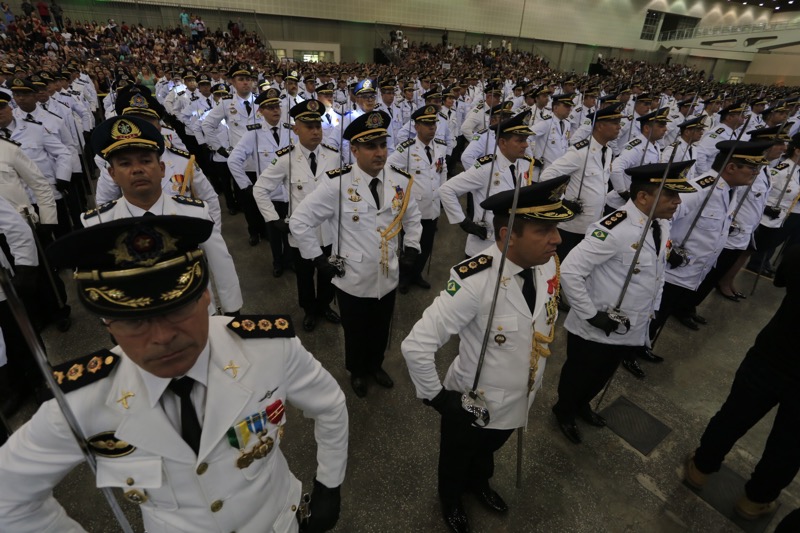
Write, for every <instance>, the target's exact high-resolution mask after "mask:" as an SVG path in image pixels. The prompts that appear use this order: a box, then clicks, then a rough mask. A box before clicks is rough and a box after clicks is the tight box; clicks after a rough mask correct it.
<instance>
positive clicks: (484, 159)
mask: <svg viewBox="0 0 800 533" xmlns="http://www.w3.org/2000/svg"><path fill="white" fill-rule="evenodd" d="M492 161H494V154H489V155H485V156H483V157H479V158H478V160H477V161H476V163H478V164H480V165H485V164H487V163H491V162H492Z"/></svg>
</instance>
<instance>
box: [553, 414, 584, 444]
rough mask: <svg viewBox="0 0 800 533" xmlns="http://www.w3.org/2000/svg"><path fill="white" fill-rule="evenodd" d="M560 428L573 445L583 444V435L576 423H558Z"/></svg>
mask: <svg viewBox="0 0 800 533" xmlns="http://www.w3.org/2000/svg"><path fill="white" fill-rule="evenodd" d="M558 428H559V429H560V430H561V433H563V434H564V436H565V437H567V440H568V441H570V442H571V443H572V444H580V443H581V442H583V439H582V438H581V433H580V432H579V431H578V426H576V425H575V421H574V420H573V421H571V422H569V421H565V422H562V421H561V420H559V421H558Z"/></svg>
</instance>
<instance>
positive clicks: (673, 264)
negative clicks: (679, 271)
mask: <svg viewBox="0 0 800 533" xmlns="http://www.w3.org/2000/svg"><path fill="white" fill-rule="evenodd" d="M667 264H668V265H669V267H670V268H678V267H682V266H683V257H681V256H680V254H676V253H675V252H674V251H672V250H670V252H669V255H667Z"/></svg>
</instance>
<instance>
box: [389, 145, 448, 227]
mask: <svg viewBox="0 0 800 533" xmlns="http://www.w3.org/2000/svg"><path fill="white" fill-rule="evenodd" d="M428 146H429V147H430V151H431V158H432V159H433V163H429V162H428V156H427V155H426V154H425V145H424V144H423V143H422V142H421V141H420V140H419V138H418V137H415V138H413V139H409V140H408V141H406V142H404V143H401V144H400V145H398V147H397V150H395V151H394V152H393V153H392V154H391V155H390V156H389V158H388V159H387V160H386V164H387V165H394V166H395V167H397V168H399V169H401V170H405V171H406V172H408V173H409V174H411V176H413V178H414V185H413V187H412V188H411V195H412V196H413V197H414V200H416V201H417V206H418V207H419V211H420V214H421V216H422V220H433V219H435V218H439V213H440V212H441V202H440V201H439V187H441V186H442V185H443V184H444V183H445V182H446V181H447V163H446V161H445V158H446V156H447V144H446V143H444V142H443V141H440V140H439V139H434V140H433V141H431V143H430V144H429V145H428Z"/></svg>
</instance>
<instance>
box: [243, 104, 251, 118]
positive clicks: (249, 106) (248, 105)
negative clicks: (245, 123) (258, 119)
mask: <svg viewBox="0 0 800 533" xmlns="http://www.w3.org/2000/svg"><path fill="white" fill-rule="evenodd" d="M244 108H245V109H247V116H248V117H249V116H250V112H251V111H252V110H253V106H251V105H250V101H249V100H245V101H244Z"/></svg>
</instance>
